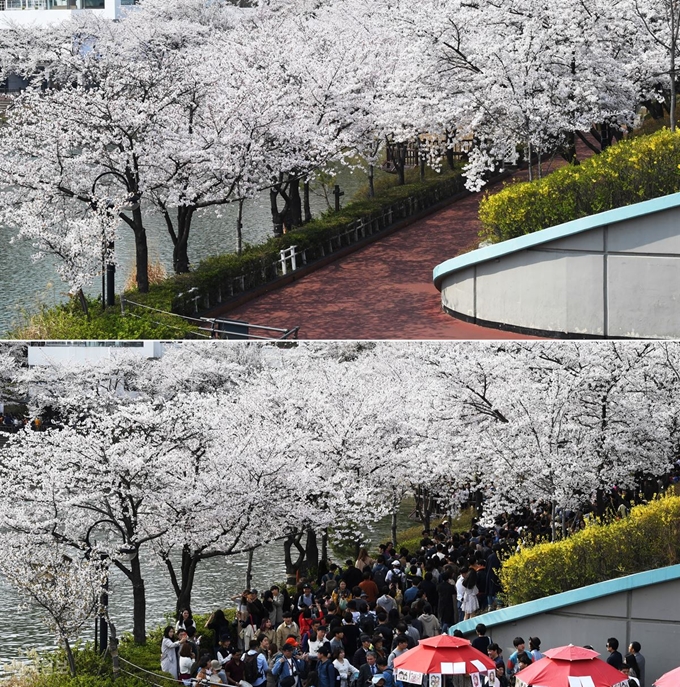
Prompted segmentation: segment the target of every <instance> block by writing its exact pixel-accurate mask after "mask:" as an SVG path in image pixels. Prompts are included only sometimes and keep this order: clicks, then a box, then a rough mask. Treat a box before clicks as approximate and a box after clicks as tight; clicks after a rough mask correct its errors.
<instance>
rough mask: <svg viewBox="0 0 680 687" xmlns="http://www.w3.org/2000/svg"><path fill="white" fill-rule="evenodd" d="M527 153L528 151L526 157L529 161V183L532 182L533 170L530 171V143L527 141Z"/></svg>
mask: <svg viewBox="0 0 680 687" xmlns="http://www.w3.org/2000/svg"><path fill="white" fill-rule="evenodd" d="M527 151H528V155H527V157H528V158H529V160H528V161H529V181H533V180H534V178H533V169H532V165H531V141H529V142H528V143H527Z"/></svg>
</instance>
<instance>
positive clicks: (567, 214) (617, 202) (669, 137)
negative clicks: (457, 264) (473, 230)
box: [479, 128, 680, 243]
mask: <svg viewBox="0 0 680 687" xmlns="http://www.w3.org/2000/svg"><path fill="white" fill-rule="evenodd" d="M679 162H680V133H677V132H676V133H671V132H670V130H668V129H665V128H664V129H661V130H660V131H658V132H656V133H654V134H651V135H649V136H637V137H635V138H630V139H627V140H623V141H621V142H619V143H617V144H616V145H613V146H611V147H610V148H607V149H606V150H605V151H604V152H602V153H601V154H599V155H595V156H593V157H591V158H589V159H588V160H585V161H584V162H582V163H581V164H580V165H570V166H568V167H563V168H561V169H558V170H556V171H554V172H552V174H549V175H548V176H546V177H544V178H543V179H539V180H537V181H531V182H521V183H514V184H510V185H508V186H506V187H505V188H504V189H503V190H502V191H499V192H498V193H496V194H494V195H491V194H489V193H487V194H486V195H485V196H484V198H483V199H482V201H481V203H480V206H479V219H480V220H481V222H482V226H483V229H482V230H481V232H480V238H481V239H483V240H485V241H491V242H493V243H496V242H498V241H505V240H507V239H511V238H515V237H517V236H522V235H524V234H531V233H533V232H535V231H539V230H541V229H546V228H547V227H552V226H555V225H557V224H562V223H563V222H568V221H570V220H573V219H578V218H579V217H586V216H587V215H593V214H596V213H598V212H604V211H605V210H611V209H612V208H618V207H622V206H624V205H632V204H633V203H639V202H641V201H643V200H649V199H651V198H658V197H659V196H665V195H668V194H670V193H676V192H677V191H680V169H679V167H680V165H679V164H678V163H679Z"/></svg>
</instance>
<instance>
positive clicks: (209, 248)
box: [0, 167, 366, 338]
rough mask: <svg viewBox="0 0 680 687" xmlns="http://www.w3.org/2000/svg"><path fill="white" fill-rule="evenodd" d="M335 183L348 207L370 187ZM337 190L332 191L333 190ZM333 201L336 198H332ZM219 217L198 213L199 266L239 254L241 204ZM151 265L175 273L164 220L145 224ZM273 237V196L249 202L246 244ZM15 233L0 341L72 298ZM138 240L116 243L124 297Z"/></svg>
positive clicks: (8, 251) (321, 200) (343, 172)
mask: <svg viewBox="0 0 680 687" xmlns="http://www.w3.org/2000/svg"><path fill="white" fill-rule="evenodd" d="M336 182H337V183H338V184H339V185H340V187H341V188H342V190H343V191H344V192H345V196H344V198H343V202H347V201H348V200H349V199H350V198H351V197H352V196H353V195H354V194H355V193H356V191H357V190H359V189H360V188H362V187H363V186H365V185H366V175H365V173H363V172H361V171H357V172H355V173H352V172H351V171H349V170H348V169H346V168H344V167H343V168H341V169H340V170H339V171H338V176H337V178H336ZM331 190H332V189H331ZM330 199H331V201H332V200H333V197H332V195H331V196H330ZM310 205H311V208H312V214H313V215H314V216H318V215H319V214H321V213H322V212H324V211H325V210H326V209H327V207H328V206H327V203H326V199H325V197H324V195H323V191H322V189H321V187H319V188H317V189H315V191H314V192H313V193H312V194H311V197H310ZM219 212H220V216H219V217H216V216H215V213H214V212H212V211H208V210H205V211H202V212H200V213H197V214H196V216H195V217H194V220H193V222H192V230H191V232H192V233H191V236H190V237H189V259H190V260H191V261H192V262H193V264H198V263H199V262H200V261H201V260H202V259H203V258H206V257H209V256H211V255H219V254H221V253H229V252H234V251H235V250H236V247H237V238H236V219H237V216H238V204H230V205H226V206H224V207H223V208H220V211H219ZM145 223H146V226H147V234H148V244H149V261H150V262H151V263H154V262H160V263H162V264H163V265H164V267H165V268H166V270H167V271H168V272H170V271H171V270H172V242H171V240H170V237H169V236H168V232H167V228H166V226H165V222H164V221H163V219H162V218H161V217H160V216H149V217H148V218H146V222H145ZM271 235H272V224H271V211H270V207H269V194H268V193H262V194H260V195H259V196H257V197H256V198H254V199H252V200H249V201H247V202H246V203H245V204H244V209H243V240H244V242H245V243H250V244H251V245H255V244H258V243H262V242H263V241H265V240H266V239H267V238H269V237H270V236H271ZM11 236H12V232H11V231H10V230H9V229H7V228H5V227H2V226H0V338H2V335H3V333H6V332H7V331H8V330H9V329H10V328H11V326H12V323H13V322H18V321H20V320H21V313H22V312H26V311H28V312H34V311H36V310H37V309H38V306H39V305H40V304H45V305H47V306H52V305H55V304H56V303H60V302H62V301H64V300H65V299H66V298H67V292H68V287H66V286H65V284H64V283H63V282H62V281H61V280H60V279H59V277H58V275H57V273H56V271H55V270H54V263H53V261H52V260H50V259H45V260H41V261H39V262H37V263H34V262H33V261H32V259H31V255H32V254H33V253H34V252H35V249H33V248H32V246H31V245H30V244H29V243H27V242H24V241H21V242H15V243H10V239H11ZM134 254H135V247H134V237H133V234H132V231H131V230H129V229H128V228H127V227H126V226H121V227H120V235H119V239H118V241H117V242H116V259H117V261H118V269H117V275H116V277H117V282H116V290H117V291H118V292H120V291H121V290H122V288H123V286H124V284H125V282H126V281H127V280H128V278H129V277H130V275H131V274H132V271H133V265H134ZM89 292H90V293H91V294H92V295H95V296H96V295H98V294H99V293H100V292H101V282H100V281H99V280H95V283H94V284H93V285H92V287H90V289H89Z"/></svg>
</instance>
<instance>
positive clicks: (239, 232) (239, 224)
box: [236, 198, 245, 255]
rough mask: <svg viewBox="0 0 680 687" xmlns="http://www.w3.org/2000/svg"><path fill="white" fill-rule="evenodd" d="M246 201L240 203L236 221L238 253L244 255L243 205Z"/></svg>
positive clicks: (241, 200) (242, 200)
mask: <svg viewBox="0 0 680 687" xmlns="http://www.w3.org/2000/svg"><path fill="white" fill-rule="evenodd" d="M244 202H245V199H243V198H241V199H240V200H239V201H238V218H237V220H236V252H237V253H238V254H239V255H241V253H243V203H244Z"/></svg>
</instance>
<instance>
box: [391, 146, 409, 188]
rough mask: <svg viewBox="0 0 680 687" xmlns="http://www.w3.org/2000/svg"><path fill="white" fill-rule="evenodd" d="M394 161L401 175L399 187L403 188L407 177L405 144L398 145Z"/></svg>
mask: <svg viewBox="0 0 680 687" xmlns="http://www.w3.org/2000/svg"><path fill="white" fill-rule="evenodd" d="M394 161H395V164H396V166H397V174H398V175H399V186H403V185H404V184H405V183H406V176H405V174H404V168H405V167H406V146H405V145H404V144H403V143H397V150H396V155H395V158H394Z"/></svg>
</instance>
